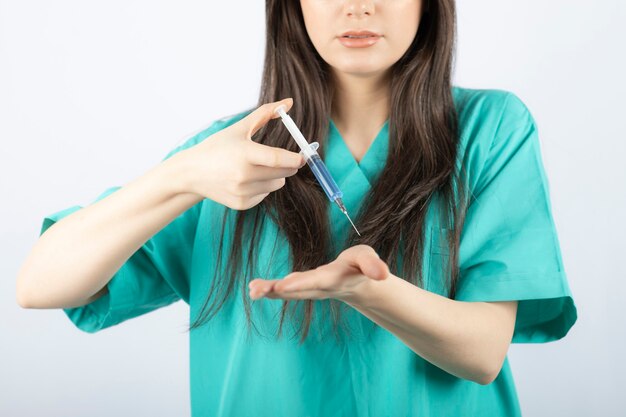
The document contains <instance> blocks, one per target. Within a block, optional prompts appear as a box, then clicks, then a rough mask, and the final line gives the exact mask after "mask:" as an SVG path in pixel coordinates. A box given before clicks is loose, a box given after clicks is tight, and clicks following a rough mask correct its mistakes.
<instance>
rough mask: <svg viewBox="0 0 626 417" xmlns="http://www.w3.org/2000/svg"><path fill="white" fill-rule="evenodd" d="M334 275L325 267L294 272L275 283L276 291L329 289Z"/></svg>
mask: <svg viewBox="0 0 626 417" xmlns="http://www.w3.org/2000/svg"><path fill="white" fill-rule="evenodd" d="M331 279H332V276H331V275H330V274H329V273H327V272H326V271H325V270H324V269H323V268H316V269H313V270H310V271H306V272H294V273H292V274H289V275H287V276H286V277H285V278H284V279H282V280H280V281H279V282H277V283H275V284H274V291H277V292H281V293H282V292H287V291H327V289H328V288H329V286H330V283H329V281H330V280H331Z"/></svg>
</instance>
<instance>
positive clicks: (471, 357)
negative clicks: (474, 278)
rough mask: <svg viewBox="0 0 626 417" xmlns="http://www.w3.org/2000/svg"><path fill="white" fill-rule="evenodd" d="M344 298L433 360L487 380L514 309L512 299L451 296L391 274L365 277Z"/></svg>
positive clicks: (507, 337) (497, 364)
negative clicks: (359, 288)
mask: <svg viewBox="0 0 626 417" xmlns="http://www.w3.org/2000/svg"><path fill="white" fill-rule="evenodd" d="M344 301H345V302H346V303H348V304H349V305H351V306H352V307H354V308H355V309H357V310H358V311H359V312H361V313H362V314H363V315H365V316H367V317H368V318H369V319H370V320H372V321H374V322H375V323H377V324H378V325H380V326H382V327H384V328H385V329H387V330H389V331H390V332H391V333H393V334H394V335H395V336H397V337H398V338H399V339H400V340H402V341H403V342H404V343H405V344H406V345H407V346H408V347H409V348H410V349H411V350H413V351H414V352H415V353H416V354H418V355H419V356H421V357H422V358H424V359H426V360H427V361H429V362H431V363H432V364H434V365H436V366H438V367H439V368H441V369H443V370H445V371H446V372H448V373H450V374H453V375H455V376H458V377H460V378H464V379H468V380H472V381H475V382H478V383H483V384H486V383H489V382H491V380H492V379H493V378H495V376H496V375H497V374H498V372H499V369H500V368H501V366H502V363H503V361H504V357H505V355H506V352H507V350H508V346H509V344H510V341H511V338H512V335H513V334H512V332H513V328H512V326H511V321H512V320H511V314H513V323H514V317H515V313H516V309H515V308H514V307H515V306H512V307H513V308H511V305H510V304H509V306H508V307H507V308H503V307H502V306H501V305H498V303H482V302H462V301H455V300H451V299H449V298H446V297H442V296H440V295H438V294H435V293H431V292H429V291H425V290H423V289H421V288H418V287H416V286H415V285H413V284H411V283H409V282H407V281H405V280H403V279H401V278H399V277H397V276H395V275H393V274H390V275H389V277H388V278H387V279H385V280H383V281H374V280H370V281H367V284H366V285H364V286H363V288H362V291H361V292H360V293H359V294H358V296H355V297H352V298H351V299H350V300H344Z"/></svg>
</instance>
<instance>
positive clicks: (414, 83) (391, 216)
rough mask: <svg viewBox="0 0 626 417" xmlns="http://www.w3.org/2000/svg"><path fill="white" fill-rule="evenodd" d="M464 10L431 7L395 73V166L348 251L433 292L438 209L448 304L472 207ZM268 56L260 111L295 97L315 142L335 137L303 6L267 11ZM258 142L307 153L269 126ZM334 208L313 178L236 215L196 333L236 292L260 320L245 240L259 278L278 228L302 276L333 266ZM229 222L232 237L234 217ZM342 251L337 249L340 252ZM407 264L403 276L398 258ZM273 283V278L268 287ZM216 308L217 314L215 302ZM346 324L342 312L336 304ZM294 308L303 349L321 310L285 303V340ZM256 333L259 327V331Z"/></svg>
mask: <svg viewBox="0 0 626 417" xmlns="http://www.w3.org/2000/svg"><path fill="white" fill-rule="evenodd" d="M455 19H456V18H455V5H454V1H453V0H435V1H430V2H429V4H428V7H427V10H425V12H424V14H423V16H422V19H421V22H420V24H419V28H418V32H417V35H416V37H415V39H414V40H413V42H412V44H411V46H410V47H409V49H408V50H407V51H406V53H405V54H404V55H403V56H402V57H401V58H400V59H399V60H398V62H396V63H395V64H394V65H393V66H392V68H390V78H389V79H390V112H389V114H390V117H389V152H388V160H390V159H389V158H391V159H392V160H393V161H394V163H393V164H385V167H384V169H383V171H382V172H381V173H380V175H379V177H378V179H377V180H376V182H375V183H374V184H372V189H371V191H370V192H369V193H368V195H367V196H366V197H365V199H364V201H363V205H362V208H361V210H360V212H359V213H358V214H357V215H356V216H355V217H356V224H357V227H358V228H359V231H360V232H361V235H362V236H361V237H359V236H358V235H356V233H355V232H354V231H352V232H351V234H350V236H349V239H348V246H347V247H349V246H353V245H355V244H366V245H369V246H371V247H373V248H374V249H375V250H376V252H377V253H378V254H379V255H380V257H381V259H383V260H384V261H386V262H387V264H388V265H389V269H390V271H391V273H393V274H395V275H398V276H400V277H402V278H403V279H405V280H407V281H409V282H411V283H413V284H415V285H417V286H423V282H424V281H423V277H422V258H423V251H424V239H425V237H424V236H425V232H426V231H425V226H424V223H425V221H424V219H425V214H426V211H427V208H428V206H429V204H430V203H431V202H434V200H438V206H439V207H440V213H441V215H442V217H441V218H442V219H443V222H444V224H443V225H442V228H447V229H449V230H453V233H450V234H449V238H448V246H449V249H450V256H449V265H448V266H447V271H446V272H447V273H446V276H447V278H446V281H447V288H448V296H449V297H450V298H454V294H455V289H456V282H457V276H458V266H457V264H458V260H457V257H458V245H459V241H460V230H461V227H462V222H463V217H464V211H465V210H464V206H463V204H458V202H456V198H455V197H456V196H458V195H462V194H463V193H462V190H463V188H462V180H461V179H460V175H458V174H459V172H458V170H457V169H456V159H457V145H458V128H457V123H458V122H457V113H456V110H455V107H454V102H453V97H452V85H451V72H452V66H453V57H454V45H455V36H456V33H455ZM266 28H267V34H266V42H267V43H266V49H265V63H264V69H263V78H262V84H261V90H260V95H259V101H258V105H261V104H263V103H267V102H274V101H278V100H280V99H283V98H285V97H292V98H293V100H294V103H295V105H294V106H293V107H292V109H291V110H290V112H289V114H290V116H291V117H292V119H293V120H294V121H295V123H296V124H297V125H298V126H299V128H300V130H301V131H302V133H303V134H304V135H305V137H308V138H316V139H319V141H320V142H321V145H322V146H320V150H319V153H320V156H322V158H324V149H325V147H324V146H323V144H324V140H325V139H326V138H327V136H328V127H329V118H330V115H331V104H332V101H333V93H334V87H333V82H332V78H331V72H330V68H329V65H328V64H327V63H326V62H325V61H324V60H323V59H322V58H321V57H320V55H319V54H318V53H317V51H316V49H315V47H314V46H313V44H312V43H311V40H310V39H309V36H308V34H307V32H306V28H305V25H304V19H303V16H302V10H301V8H300V4H299V2H297V1H285V0H267V1H266ZM253 140H254V141H256V142H259V143H263V144H265V145H269V146H275V147H281V148H285V149H288V150H290V151H294V152H298V151H299V149H298V147H297V145H296V143H295V142H294V141H293V139H292V138H291V137H290V135H289V133H288V132H287V130H286V129H284V127H283V126H282V125H281V124H280V123H268V124H267V125H265V126H263V128H261V129H260V130H259V131H258V132H257V133H256V134H255V136H254V137H253ZM328 210H329V201H328V199H327V197H326V195H325V194H324V192H323V190H322V189H321V188H320V187H319V185H318V184H317V182H316V180H315V177H314V176H313V174H312V172H311V171H310V170H309V169H302V170H300V171H299V172H298V174H296V175H294V176H292V177H289V178H287V180H286V184H285V186H284V187H283V188H281V189H279V190H278V191H276V192H273V193H271V194H270V195H268V197H266V198H265V199H264V200H263V201H262V202H261V203H260V204H258V205H257V206H255V207H253V208H251V209H249V210H245V211H239V212H238V213H237V214H236V221H235V228H234V238H233V241H232V247H231V248H230V256H229V260H228V269H227V277H225V278H219V277H217V271H219V270H220V264H221V254H222V244H220V248H219V250H218V257H219V261H218V263H217V264H218V265H217V268H216V274H215V276H214V277H213V279H212V284H211V289H210V291H209V294H208V296H207V298H206V300H205V302H204V305H203V306H202V309H201V311H200V312H199V314H198V316H197V318H196V320H195V322H194V323H193V325H192V326H191V327H190V330H191V329H194V328H196V327H199V326H201V325H203V324H204V323H206V322H208V321H209V320H210V319H211V318H212V317H213V316H214V315H215V314H216V313H217V312H218V310H219V309H220V308H221V307H222V305H223V304H224V303H225V301H226V300H227V298H228V296H229V295H230V294H231V293H232V292H233V288H234V286H235V285H240V288H241V289H242V297H243V303H244V306H245V312H246V317H247V320H248V324H249V325H250V324H252V325H254V323H253V322H252V319H251V314H250V312H251V308H250V300H249V297H248V296H247V284H248V282H249V279H248V278H249V276H248V275H244V274H242V273H241V263H242V262H241V261H242V259H241V256H242V251H243V250H244V249H243V236H244V235H246V236H250V238H249V239H247V240H248V242H247V243H248V246H247V259H248V265H247V267H248V271H252V270H253V269H254V266H253V263H252V262H253V260H254V256H253V254H254V250H255V248H256V246H257V244H258V235H259V233H258V231H259V230H262V224H263V222H264V221H266V220H267V219H268V218H269V219H271V220H272V221H273V222H275V224H276V225H277V227H278V228H279V230H280V232H281V233H283V234H284V236H285V237H286V239H287V241H288V242H289V246H290V251H291V252H290V254H291V259H292V261H293V270H294V271H305V270H309V269H313V268H316V267H318V266H320V265H322V264H325V263H328V262H330V261H332V260H333V259H332V253H333V248H332V245H333V242H332V241H331V237H330V225H329V217H328ZM231 211H232V210H230V209H228V210H226V211H225V213H224V218H223V221H222V243H223V237H224V235H223V233H224V230H225V225H226V222H227V217H228V216H229V212H231ZM335 249H336V248H335ZM399 251H401V252H402V254H403V257H402V258H403V261H402V262H401V263H402V268H401V269H402V270H401V271H399V270H398V269H399V265H398V259H397V255H398V253H399ZM268 278H269V277H268ZM214 295H216V299H214V300H213V303H212V304H211V305H210V306H209V301H210V300H211V299H212V298H213V296H214ZM326 301H328V303H329V307H330V310H331V311H332V314H333V317H334V324H335V328H336V327H337V324H338V322H339V316H340V315H339V309H340V307H341V304H343V303H341V302H339V301H337V300H333V299H329V300H326ZM291 303H296V304H299V303H304V316H303V317H301V325H300V327H299V330H300V331H301V338H300V342H301V343H302V342H303V341H304V340H305V339H306V337H307V335H308V332H309V327H310V324H311V319H312V314H313V305H314V302H313V301H312V300H298V301H295V300H283V305H282V311H281V317H280V323H279V327H278V336H280V334H281V330H282V326H283V322H284V319H285V316H286V314H287V312H289V306H290V305H291ZM255 328H256V327H255Z"/></svg>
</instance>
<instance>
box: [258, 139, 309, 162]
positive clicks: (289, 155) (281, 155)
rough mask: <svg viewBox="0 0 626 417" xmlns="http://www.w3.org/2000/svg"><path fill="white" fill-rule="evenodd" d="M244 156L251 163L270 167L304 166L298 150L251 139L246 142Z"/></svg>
mask: <svg viewBox="0 0 626 417" xmlns="http://www.w3.org/2000/svg"><path fill="white" fill-rule="evenodd" d="M246 158H247V160H248V162H250V163H251V164H255V165H261V166H265V167H271V168H300V167H302V166H304V158H303V157H302V155H300V154H299V153H298V152H291V151H288V150H287V149H283V148H277V147H274V146H268V145H263V144H262V143H257V142H252V141H250V142H249V143H248V147H247V149H246Z"/></svg>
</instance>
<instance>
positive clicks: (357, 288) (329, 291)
mask: <svg viewBox="0 0 626 417" xmlns="http://www.w3.org/2000/svg"><path fill="white" fill-rule="evenodd" d="M388 276H389V267H388V266H387V264H386V263H385V262H384V261H383V260H382V259H380V258H379V257H378V254H377V253H376V251H374V249H373V248H372V247H370V246H368V245H357V246H353V247H351V248H348V249H346V250H344V251H343V252H341V253H340V254H339V256H338V257H337V259H335V260H334V261H332V262H331V263H329V264H326V265H321V266H319V267H317V268H315V269H311V270H309V271H303V272H292V273H291V274H289V275H287V276H285V277H284V278H283V279H275V280H271V279H261V278H256V279H253V280H252V281H250V284H249V285H248V287H249V289H250V297H251V298H252V299H259V298H262V297H266V298H281V299H284V300H306V299H325V298H335V299H338V300H342V301H352V300H358V299H359V298H360V297H361V296H362V295H363V293H364V290H365V289H366V288H367V287H368V283H371V281H372V280H374V281H381V280H384V279H386V278H387V277H388Z"/></svg>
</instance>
